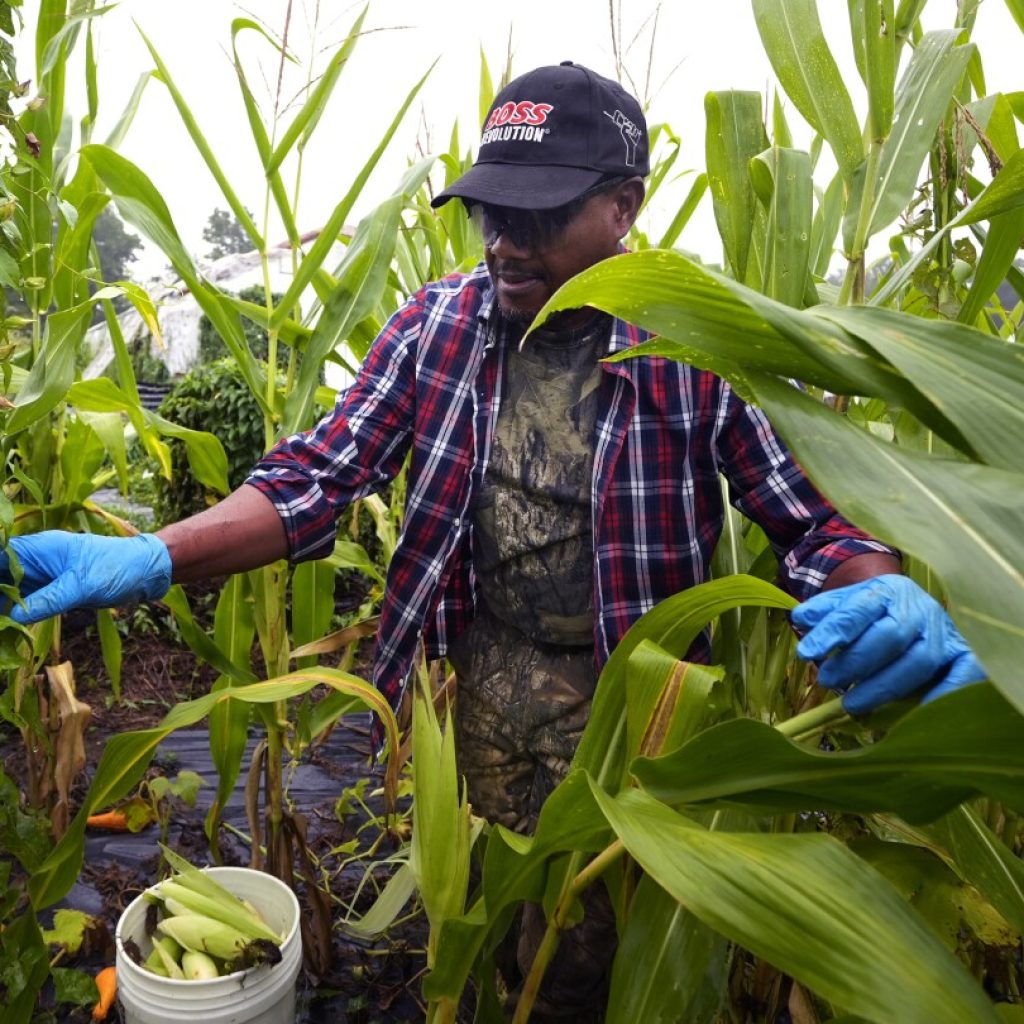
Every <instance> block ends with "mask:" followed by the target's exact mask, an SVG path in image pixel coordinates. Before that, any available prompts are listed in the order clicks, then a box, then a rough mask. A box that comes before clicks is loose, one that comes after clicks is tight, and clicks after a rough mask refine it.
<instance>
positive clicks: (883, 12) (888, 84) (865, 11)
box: [849, 0, 896, 140]
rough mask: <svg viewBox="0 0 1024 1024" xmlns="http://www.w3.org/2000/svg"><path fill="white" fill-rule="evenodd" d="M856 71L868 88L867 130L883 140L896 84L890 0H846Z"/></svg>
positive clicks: (890, 115) (893, 33)
mask: <svg viewBox="0 0 1024 1024" xmlns="http://www.w3.org/2000/svg"><path fill="white" fill-rule="evenodd" d="M849 7H850V29H851V33H852V36H853V51H854V56H855V59H856V61H857V71H858V72H859V73H860V77H861V78H862V79H863V81H864V84H865V85H866V86H867V89H868V132H869V133H870V137H871V138H872V139H878V140H881V139H884V138H885V137H886V136H887V135H888V134H889V130H890V129H891V128H892V115H893V90H894V87H895V85H896V11H895V6H894V4H893V0H849Z"/></svg>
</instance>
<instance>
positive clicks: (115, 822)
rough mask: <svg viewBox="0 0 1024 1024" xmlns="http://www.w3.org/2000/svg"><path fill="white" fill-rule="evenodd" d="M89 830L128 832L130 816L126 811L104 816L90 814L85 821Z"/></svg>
mask: <svg viewBox="0 0 1024 1024" xmlns="http://www.w3.org/2000/svg"><path fill="white" fill-rule="evenodd" d="M85 824H86V826H87V827H88V828H101V829H106V830H107V831H108V832H127V831H128V816H127V815H126V814H125V813H124V811H107V812H105V813H104V814H90V815H89V817H88V818H86V819H85Z"/></svg>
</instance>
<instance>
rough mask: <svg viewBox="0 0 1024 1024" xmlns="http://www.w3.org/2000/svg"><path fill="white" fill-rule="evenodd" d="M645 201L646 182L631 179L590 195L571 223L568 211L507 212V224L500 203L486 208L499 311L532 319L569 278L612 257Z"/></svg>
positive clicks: (489, 262)
mask: <svg viewBox="0 0 1024 1024" xmlns="http://www.w3.org/2000/svg"><path fill="white" fill-rule="evenodd" d="M642 200H643V184H642V182H641V181H640V179H639V178H633V179H630V180H629V181H627V182H624V183H622V184H619V185H618V186H616V187H614V188H612V189H610V190H606V191H602V192H599V193H597V194H596V195H591V196H588V197H586V198H585V199H584V200H583V201H582V203H580V204H578V205H577V206H575V207H573V208H571V213H572V216H571V217H570V219H569V220H568V222H567V223H565V216H564V211H562V214H563V215H562V216H559V211H543V210H538V211H536V212H525V211H508V213H509V216H510V218H511V221H512V227H511V228H507V226H506V225H504V224H503V217H502V213H503V211H502V210H501V208H494V207H484V209H483V216H482V218H481V220H482V227H483V234H484V258H485V260H486V262H487V269H488V271H490V275H491V280H492V281H493V282H494V287H495V291H496V293H497V299H498V307H499V308H500V310H501V312H502V313H503V314H504V315H505V316H506V317H508V318H509V319H514V320H525V321H530V320H532V319H533V317H534V316H535V315H536V314H537V312H538V311H539V310H540V308H541V307H542V306H543V305H544V303H545V302H547V300H548V299H550V298H551V296H552V295H553V294H554V293H555V292H556V291H557V290H558V288H560V287H561V286H562V285H563V284H565V282H566V281H568V280H569V278H571V277H574V276H575V275H576V274H578V273H579V272H580V271H581V270H585V269H586V268H587V267H590V266H592V265H593V264H595V263H598V262H600V261H601V260H603V259H607V258H608V257H609V256H614V255H615V253H616V252H617V251H618V244H619V241H620V240H621V239H622V238H623V236H624V235H625V234H626V232H627V231H628V230H629V228H630V225H631V224H632V223H633V221H634V220H635V219H636V213H637V210H638V209H639V206H640V203H641V201H642ZM531 224H534V225H535V226H536V229H535V230H530V226H531ZM549 225H550V228H549V229H548V230H545V228H548V227H549ZM586 315H589V311H588V312H587V313H586V314H584V317H585V316H586Z"/></svg>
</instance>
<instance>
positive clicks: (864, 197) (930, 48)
mask: <svg viewBox="0 0 1024 1024" xmlns="http://www.w3.org/2000/svg"><path fill="white" fill-rule="evenodd" d="M957 38H958V33H957V32H955V31H950V32H929V33H928V34H927V35H926V36H925V37H924V38H923V39H922V40H921V42H920V44H919V45H918V46H917V47H916V48H915V50H914V56H913V57H912V58H911V61H910V65H909V67H908V68H907V70H906V73H905V74H904V75H903V77H902V78H901V79H900V83H899V87H898V89H897V91H896V109H895V112H894V113H893V118H892V130H891V132H890V133H889V134H888V136H887V137H886V139H885V141H884V143H883V144H882V148H881V153H880V154H879V159H878V164H877V170H876V172H875V174H874V175H873V177H872V180H871V181H870V182H866V181H865V178H866V175H867V173H868V168H867V167H866V166H862V167H861V168H860V170H859V171H858V173H857V175H856V177H855V179H854V182H853V187H852V191H851V196H850V203H849V205H848V207H847V216H846V220H845V222H844V228H843V232H844V237H845V241H846V245H847V247H848V248H849V247H852V244H853V237H854V232H855V226H856V223H857V220H858V218H859V217H860V216H861V206H862V204H864V203H867V207H868V208H867V211H866V213H865V216H864V223H866V224H868V225H869V227H868V237H870V236H871V235H873V234H874V233H875V232H877V231H881V230H882V229H883V228H885V227H887V226H888V225H889V224H891V223H892V222H893V221H894V220H895V219H896V218H897V217H898V216H899V215H900V213H902V211H903V210H904V209H905V208H906V206H907V204H908V203H909V202H910V200H911V199H912V198H913V195H914V190H915V188H916V187H917V180H918V176H919V174H920V171H921V165H922V164H923V163H924V160H925V158H926V157H927V155H928V151H929V149H930V148H931V145H932V142H933V141H934V138H935V131H936V129H937V128H938V126H939V122H940V121H941V120H942V117H943V115H944V114H945V112H946V108H947V107H948V106H949V103H950V101H951V99H952V97H953V92H954V90H955V89H956V87H957V85H958V84H959V82H960V80H961V79H962V78H963V75H964V71H965V69H966V68H967V62H968V61H969V60H970V57H971V54H972V52H973V51H974V47H973V46H971V45H966V46H957V45H956V42H957Z"/></svg>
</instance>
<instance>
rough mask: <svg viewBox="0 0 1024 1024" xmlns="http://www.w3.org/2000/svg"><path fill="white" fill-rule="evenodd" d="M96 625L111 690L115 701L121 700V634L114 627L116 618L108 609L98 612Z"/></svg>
mask: <svg viewBox="0 0 1024 1024" xmlns="http://www.w3.org/2000/svg"><path fill="white" fill-rule="evenodd" d="M96 625H97V628H98V630H99V634H100V650H101V651H102V653H103V665H104V667H105V668H106V670H107V675H108V676H110V688H111V690H113V692H114V699H115V700H117V701H119V700H120V699H121V634H120V633H118V631H117V626H115V625H114V618H113V616H112V615H111V614H110V610H109V609H107V608H101V609H99V611H97V612H96Z"/></svg>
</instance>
